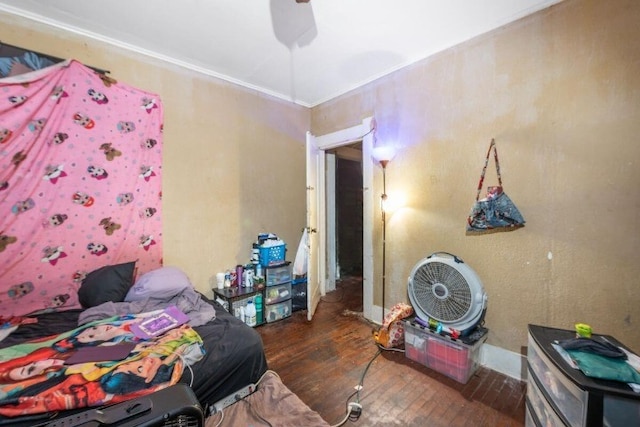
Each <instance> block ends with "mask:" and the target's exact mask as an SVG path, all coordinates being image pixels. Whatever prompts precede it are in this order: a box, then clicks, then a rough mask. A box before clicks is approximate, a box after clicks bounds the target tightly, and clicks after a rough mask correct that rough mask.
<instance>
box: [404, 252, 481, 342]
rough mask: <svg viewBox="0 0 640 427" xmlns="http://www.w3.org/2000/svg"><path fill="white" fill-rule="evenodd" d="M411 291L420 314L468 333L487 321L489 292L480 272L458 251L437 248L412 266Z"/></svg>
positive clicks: (416, 309) (432, 320) (409, 282)
mask: <svg viewBox="0 0 640 427" xmlns="http://www.w3.org/2000/svg"><path fill="white" fill-rule="evenodd" d="M407 289H408V294H409V299H410V301H411V304H412V305H413V308H414V310H415V312H416V315H417V316H418V317H419V318H420V319H422V320H425V321H427V322H429V321H431V322H434V321H435V322H438V323H439V324H440V325H441V326H442V327H444V328H448V329H449V330H455V331H458V332H459V333H460V335H462V336H464V335H467V334H468V333H470V332H471V331H472V330H473V329H475V327H476V326H478V325H479V324H480V323H482V322H483V321H484V315H485V313H486V308H487V294H486V292H485V291H484V287H483V285H482V281H481V280H480V278H479V277H478V275H477V274H476V272H475V271H474V270H473V269H472V268H471V267H469V266H468V265H467V264H465V263H464V261H462V259H460V258H458V257H457V256H455V255H452V254H449V253H447V252H436V253H434V254H432V255H430V256H428V257H426V258H424V259H422V260H420V261H419V262H418V263H417V264H416V265H415V266H414V267H413V269H412V270H411V274H410V275H409V280H408V287H407Z"/></svg>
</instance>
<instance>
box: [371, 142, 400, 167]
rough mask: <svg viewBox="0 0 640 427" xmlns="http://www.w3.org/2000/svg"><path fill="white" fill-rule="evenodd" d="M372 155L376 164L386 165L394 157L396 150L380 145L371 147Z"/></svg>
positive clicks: (389, 146)
mask: <svg viewBox="0 0 640 427" xmlns="http://www.w3.org/2000/svg"><path fill="white" fill-rule="evenodd" d="M372 155H373V158H374V159H375V160H376V162H378V163H382V162H384V163H385V164H386V163H388V162H389V161H390V160H393V158H394V157H395V156H396V149H395V147H393V146H391V145H381V146H379V147H373V152H372Z"/></svg>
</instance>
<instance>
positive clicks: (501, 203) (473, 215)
mask: <svg viewBox="0 0 640 427" xmlns="http://www.w3.org/2000/svg"><path fill="white" fill-rule="evenodd" d="M491 150H493V158H494V160H495V163H496V172H497V174H498V184H499V185H498V186H492V187H488V188H487V196H486V197H485V198H484V199H482V200H480V192H481V191H482V186H483V184H484V175H485V172H486V171H487V165H488V164H489V156H490V155H491ZM524 223H525V220H524V218H523V217H522V214H520V211H519V210H518V208H517V207H516V205H514V204H513V202H512V201H511V199H510V198H509V196H507V194H506V193H505V192H504V190H503V189H502V176H501V175H500V163H499V162H498V149H497V148H496V141H495V139H492V140H491V145H489V151H487V158H486V159H485V162H484V168H482V174H481V175H480V182H479V183H478V192H477V193H476V202H475V204H474V205H473V208H471V212H470V213H469V216H468V218H467V233H466V234H467V235H477V234H488V233H495V232H498V231H513V230H517V229H518V228H522V227H524Z"/></svg>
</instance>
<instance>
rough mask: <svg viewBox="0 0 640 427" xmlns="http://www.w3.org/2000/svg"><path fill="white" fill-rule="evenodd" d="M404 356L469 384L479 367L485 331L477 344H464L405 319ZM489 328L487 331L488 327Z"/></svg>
mask: <svg viewBox="0 0 640 427" xmlns="http://www.w3.org/2000/svg"><path fill="white" fill-rule="evenodd" d="M404 326H405V331H404V342H405V344H404V346H405V355H406V356H407V357H408V358H409V359H411V360H414V361H416V362H418V363H421V364H423V365H425V366H427V367H429V368H431V369H433V370H435V371H438V372H440V373H442V374H444V375H446V376H448V377H450V378H453V379H454V380H456V381H458V382H460V383H463V384H466V383H467V381H469V378H470V377H471V375H473V373H474V372H475V371H476V369H478V363H479V360H480V346H481V345H482V343H484V342H485V341H486V340H487V334H486V332H485V333H484V335H483V336H481V337H480V338H479V339H478V340H477V341H476V342H475V343H473V344H465V343H464V342H463V341H462V340H461V339H458V340H453V339H451V338H449V337H448V336H443V335H440V334H437V333H435V332H433V331H431V330H430V329H429V328H425V327H423V326H421V325H419V324H417V323H414V322H412V321H411V320H405V321H404ZM485 331H486V330H485Z"/></svg>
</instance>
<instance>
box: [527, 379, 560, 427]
mask: <svg viewBox="0 0 640 427" xmlns="http://www.w3.org/2000/svg"><path fill="white" fill-rule="evenodd" d="M527 401H528V403H529V405H530V407H531V410H532V411H533V412H534V413H535V418H537V420H538V422H539V423H540V425H541V426H544V427H565V424H564V422H562V420H561V419H560V417H559V416H558V414H556V412H555V411H554V410H553V408H552V407H551V406H549V403H548V402H547V400H546V399H545V398H544V395H543V394H542V392H541V391H540V388H538V384H536V380H535V378H533V376H532V375H531V372H529V381H528V382H527ZM534 425H535V424H534Z"/></svg>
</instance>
